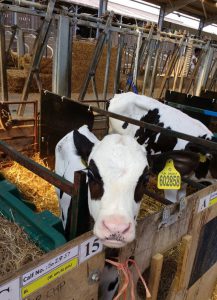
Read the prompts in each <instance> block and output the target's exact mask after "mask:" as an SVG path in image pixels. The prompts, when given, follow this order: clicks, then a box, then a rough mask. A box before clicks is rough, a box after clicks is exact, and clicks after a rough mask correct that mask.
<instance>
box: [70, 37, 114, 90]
mask: <svg viewBox="0 0 217 300" xmlns="http://www.w3.org/2000/svg"><path fill="white" fill-rule="evenodd" d="M95 46H96V42H95V41H93V42H91V41H89V40H88V41H85V40H82V41H77V40H74V41H73V48H72V91H73V93H79V92H80V90H81V87H82V84H83V81H84V79H85V76H86V74H87V71H88V68H89V65H90V62H91V59H92V55H93V52H94V49H95ZM106 57H107V47H106V46H105V47H104V50H103V53H102V56H101V59H100V61H99V64H98V66H97V70H96V85H97V91H98V93H102V92H103V85H104V77H105V66H106ZM116 57H117V49H116V48H112V50H111V61H110V66H109V70H110V75H109V82H108V92H113V88H114V87H113V84H114V78H115V65H116ZM88 92H91V93H92V92H93V90H92V85H91V83H90V84H89V87H88Z"/></svg>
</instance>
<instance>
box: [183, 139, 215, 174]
mask: <svg viewBox="0 0 217 300" xmlns="http://www.w3.org/2000/svg"><path fill="white" fill-rule="evenodd" d="M199 138H201V139H206V140H211V141H212V142H217V139H216V137H214V136H213V137H212V138H211V139H210V138H207V135H203V136H199ZM185 149H186V150H190V151H192V152H196V153H200V154H202V155H206V154H210V157H209V158H207V159H206V161H205V162H200V164H199V166H198V168H197V169H196V171H195V176H196V177H197V178H198V179H201V178H206V176H207V174H208V172H209V171H210V174H211V176H212V177H213V178H215V179H217V167H216V166H217V153H216V152H213V151H212V150H211V151H210V150H209V149H208V148H206V147H205V146H202V145H197V144H194V143H191V142H189V143H188V144H187V145H186V146H185Z"/></svg>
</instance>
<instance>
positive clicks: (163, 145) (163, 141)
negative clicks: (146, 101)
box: [135, 108, 177, 154]
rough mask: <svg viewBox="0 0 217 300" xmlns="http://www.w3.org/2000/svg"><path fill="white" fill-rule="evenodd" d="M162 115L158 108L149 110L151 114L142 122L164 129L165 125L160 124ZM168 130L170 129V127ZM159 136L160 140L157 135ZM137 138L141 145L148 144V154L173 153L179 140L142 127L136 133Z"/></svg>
mask: <svg viewBox="0 0 217 300" xmlns="http://www.w3.org/2000/svg"><path fill="white" fill-rule="evenodd" d="M159 120H160V114H159V110H158V109H157V108H155V109H153V110H149V112H148V113H147V114H146V115H145V116H144V117H142V118H141V119H140V121H143V122H146V123H150V124H154V125H157V126H159V127H164V123H162V122H160V121H159ZM167 129H170V128H169V127H168V128H167ZM158 134H159V136H158V138H157V135H158ZM135 138H136V140H137V142H138V143H139V144H140V145H143V144H144V143H146V144H147V146H146V150H147V153H149V154H150V153H151V150H153V151H154V152H166V151H171V150H173V148H174V147H175V145H176V143H177V138H176V137H173V136H168V135H165V134H163V133H158V132H154V131H152V130H150V129H145V128H143V127H140V128H139V129H138V130H137V131H136V133H135ZM156 139H157V140H156Z"/></svg>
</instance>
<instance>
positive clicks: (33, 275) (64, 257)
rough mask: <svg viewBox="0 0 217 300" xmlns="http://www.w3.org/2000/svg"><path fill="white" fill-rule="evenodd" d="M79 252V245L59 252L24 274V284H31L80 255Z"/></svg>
mask: <svg viewBox="0 0 217 300" xmlns="http://www.w3.org/2000/svg"><path fill="white" fill-rule="evenodd" d="M78 252H79V251H78V246H76V247H73V248H72V249H69V250H68V251H65V252H63V253H61V254H59V255H58V256H56V257H54V258H52V259H51V260H49V261H48V262H46V263H44V264H42V265H40V266H38V267H37V268H35V269H33V270H31V271H29V272H28V273H26V274H24V275H23V276H22V285H23V286H25V285H26V284H29V283H30V282H32V281H33V280H35V279H37V278H39V277H41V276H42V275H44V274H46V273H47V272H49V271H51V270H53V269H55V268H56V267H58V266H60V265H62V264H63V263H65V262H66V261H68V260H70V259H72V258H73V257H75V256H78Z"/></svg>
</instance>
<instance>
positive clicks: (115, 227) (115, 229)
mask: <svg viewBox="0 0 217 300" xmlns="http://www.w3.org/2000/svg"><path fill="white" fill-rule="evenodd" d="M102 225H103V227H104V228H106V229H107V230H108V231H109V232H110V233H111V234H113V233H119V234H125V233H127V232H128V231H129V229H130V227H131V223H117V222H115V223H112V222H108V221H105V220H104V221H102Z"/></svg>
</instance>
